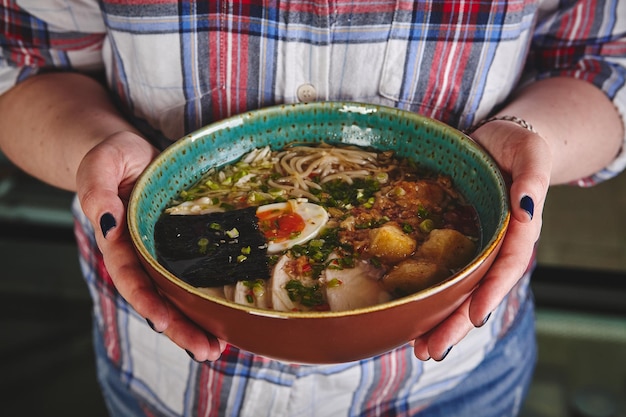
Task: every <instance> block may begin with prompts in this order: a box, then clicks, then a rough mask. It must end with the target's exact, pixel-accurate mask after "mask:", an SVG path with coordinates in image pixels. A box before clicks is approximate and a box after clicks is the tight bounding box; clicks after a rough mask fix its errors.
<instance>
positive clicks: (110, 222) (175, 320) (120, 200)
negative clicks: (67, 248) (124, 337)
mask: <svg viewBox="0 0 626 417" xmlns="http://www.w3.org/2000/svg"><path fill="white" fill-rule="evenodd" d="M157 154H158V151H157V150H156V149H155V148H154V147H152V146H151V145H150V144H149V143H148V142H147V141H146V140H145V139H143V138H142V137H140V136H138V135H137V134H135V133H132V132H127V131H122V132H117V133H115V134H113V135H111V136H109V137H108V138H107V139H106V140H104V141H103V142H101V143H100V144H98V145H96V146H95V147H94V148H93V149H91V150H90V151H89V152H88V153H87V154H86V155H85V157H84V158H83V160H82V162H81V163H80V165H79V167H78V171H77V174H76V189H77V192H78V198H79V201H80V204H81V207H82V209H83V211H84V212H85V214H86V215H87V217H88V218H89V220H90V221H91V223H92V225H93V227H94V229H95V233H96V241H97V243H98V247H99V248H100V250H101V252H102V255H103V258H104V263H105V266H106V269H107V271H108V273H109V275H110V276H111V280H112V281H113V283H114V285H115V287H116V288H117V290H118V292H119V293H120V295H121V296H122V297H123V298H124V299H125V300H126V301H127V302H128V303H129V304H130V305H131V306H132V307H133V308H134V309H135V310H136V311H137V313H138V314H139V315H141V316H142V317H144V318H145V319H146V320H147V321H148V322H149V323H151V326H152V327H153V328H154V330H155V331H158V332H162V333H164V334H165V335H167V336H168V337H169V338H170V339H171V340H172V341H174V343H176V344H177V345H178V346H180V347H181V348H183V349H185V350H187V351H188V352H191V354H192V355H193V358H194V359H195V360H197V361H199V362H203V361H205V360H216V359H217V358H219V356H220V354H221V352H223V350H224V349H225V343H224V342H223V341H221V340H219V339H217V338H216V337H214V336H213V335H210V334H207V333H206V332H205V331H204V330H202V329H200V328H199V327H198V326H196V325H195V324H194V323H192V322H191V321H189V320H188V319H187V318H186V317H185V316H184V315H183V314H182V313H181V312H180V311H179V310H178V309H177V308H176V307H174V306H173V305H172V304H171V303H169V302H168V301H167V300H166V299H164V298H163V297H162V296H161V295H160V294H159V293H158V291H157V290H156V288H155V286H154V284H153V283H152V281H151V279H150V277H149V276H148V275H147V273H146V272H145V271H144V269H143V267H142V265H141V263H140V261H139V259H138V257H137V255H136V253H135V250H134V248H133V246H132V243H131V240H130V235H129V233H128V229H127V226H126V209H127V203H128V199H129V197H130V193H131V191H132V188H133V186H134V184H135V182H136V181H137V178H138V177H139V175H140V174H141V173H142V172H143V170H144V169H145V168H146V167H147V166H148V164H149V163H150V162H151V161H152V160H153V159H154V158H155V157H156V155H157Z"/></svg>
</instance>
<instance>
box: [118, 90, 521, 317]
mask: <svg viewBox="0 0 626 417" xmlns="http://www.w3.org/2000/svg"><path fill="white" fill-rule="evenodd" d="M303 107H306V108H309V109H310V110H311V111H315V109H319V108H327V107H331V108H332V107H337V108H342V109H345V111H350V112H353V111H355V112H365V113H371V112H393V113H396V114H399V115H401V116H402V117H403V118H406V120H407V122H409V121H411V122H413V123H418V124H423V125H432V127H434V128H436V129H439V130H442V131H444V132H446V135H447V136H453V137H455V138H456V139H457V140H459V141H461V142H462V143H463V145H464V147H465V148H469V149H472V150H473V151H474V152H476V153H477V154H479V155H480V157H481V158H484V159H485V161H486V162H487V163H488V165H489V166H490V167H491V174H492V175H493V176H494V177H495V180H496V182H497V185H498V188H499V189H500V191H501V192H502V193H503V196H504V198H503V199H501V210H500V219H499V221H498V222H497V227H496V230H495V231H494V233H493V234H492V236H491V237H490V239H489V240H488V241H487V242H485V243H484V246H483V248H482V250H481V251H480V253H479V254H477V255H476V257H475V258H474V259H473V260H472V262H470V263H469V264H468V265H466V266H465V267H463V268H462V269H460V270H459V271H457V272H456V273H455V274H453V275H451V276H450V277H448V278H447V279H445V280H444V281H442V282H440V283H438V284H436V285H433V286H431V287H429V288H426V289H424V290H421V291H418V292H416V293H414V294H411V295H408V296H405V297H402V298H398V299H394V300H391V301H387V302H385V303H381V304H377V305H374V306H370V307H364V308H359V309H353V310H346V311H323V312H317V311H316V312H288V311H275V310H268V309H262V308H257V307H251V306H245V305H242V304H236V303H234V302H231V301H228V300H226V299H223V298H220V297H216V296H212V295H210V294H207V293H205V292H203V291H201V290H199V289H198V288H196V287H194V286H192V285H190V284H188V283H186V282H184V281H183V280H181V279H180V278H177V277H176V276H175V275H174V274H172V273H171V272H169V271H168V270H167V269H165V267H163V266H162V265H161V264H160V263H159V262H158V261H157V260H156V259H155V258H154V256H152V254H151V253H150V252H149V251H148V250H147V248H146V247H145V246H144V244H143V239H142V238H141V235H140V233H139V230H138V228H137V224H136V223H135V217H136V216H133V213H134V212H135V211H136V210H137V205H138V204H139V194H140V190H141V189H142V187H143V186H144V185H145V184H146V182H147V181H148V178H149V177H150V176H151V175H153V174H154V172H155V171H157V170H158V168H159V164H160V163H164V161H167V160H168V159H169V158H171V157H173V156H175V155H176V154H177V153H178V152H179V151H180V148H183V147H185V146H186V145H187V142H194V141H196V140H198V139H200V138H202V137H204V136H206V135H209V134H211V133H213V132H216V131H219V130H222V129H228V128H231V127H236V126H238V125H241V124H243V123H245V121H246V119H250V118H252V116H259V115H272V114H277V113H284V112H285V111H286V110H288V109H299V108H303ZM240 156H241V155H240ZM233 160H236V158H235V159H231V160H228V161H223V163H224V164H225V163H228V162H231V161H233ZM510 218H511V213H510V206H509V200H508V192H507V186H506V183H505V181H504V178H503V176H502V173H501V172H500V169H499V168H498V165H497V163H496V162H495V160H494V159H493V158H492V157H491V156H490V155H489V154H488V153H487V152H486V151H485V150H484V149H483V148H482V146H480V145H479V144H478V143H477V142H475V141H474V140H473V139H472V138H471V137H469V136H468V135H466V134H465V133H463V132H462V131H460V130H458V129H455V128H454V127H452V126H449V125H447V124H445V123H443V122H440V121H438V120H435V119H431V118H429V117H426V116H422V115H419V114H417V113H413V112H409V111H406V110H401V109H397V108H394V107H388V106H383V105H376V104H367V103H359V102H350V101H324V102H313V103H295V104H280V105H273V106H269V107H264V108H261V109H258V110H251V111H247V112H244V113H240V114H237V115H234V116H231V117H228V118H225V119H222V120H220V121H217V122H214V123H211V124H208V125H206V126H204V127H201V128H200V129H197V130H195V131H194V132H191V133H189V134H188V135H185V136H183V137H182V138H180V139H179V140H177V141H175V142H173V143H172V144H171V145H170V146H168V147H167V148H166V149H165V150H164V151H163V152H161V153H160V154H159V155H158V156H157V157H156V158H155V159H154V160H153V161H152V162H151V163H150V164H149V165H148V167H147V168H146V169H145V170H144V171H143V173H142V174H141V175H140V176H139V178H138V180H137V182H136V183H135V186H134V187H133V190H132V192H131V195H130V199H129V203H128V210H127V226H128V230H129V233H130V236H131V241H132V244H133V246H134V248H135V250H136V252H137V253H138V256H140V257H142V258H143V260H144V261H145V262H147V263H148V264H149V265H150V266H151V267H152V268H153V269H154V270H155V271H157V273H159V274H160V275H162V276H163V277H165V278H166V279H167V280H169V281H170V282H172V283H173V284H175V285H176V286H178V287H180V288H182V289H183V290H185V291H187V292H189V293H192V294H194V295H196V296H198V297H201V298H204V299H206V300H208V301H211V302H214V303H218V304H221V305H223V306H226V307H229V308H233V309H236V310H240V311H242V312H246V313H249V314H253V315H258V316H263V317H269V318H280V319H305V318H306V319H310V318H316V319H323V318H330V317H347V316H351V315H359V314H364V313H370V312H375V311H380V310H387V309H390V308H394V307H397V306H401V305H405V304H410V303H413V302H416V301H419V300H422V299H425V298H428V297H430V296H432V295H434V294H436V293H439V292H441V291H443V290H445V289H446V288H448V287H451V286H453V285H455V284H457V283H458V282H460V281H462V280H463V279H465V277H467V276H468V275H470V274H472V272H474V271H475V270H476V269H478V268H479V267H480V266H481V265H482V264H483V263H484V262H485V261H486V260H487V258H488V257H489V256H490V254H491V253H492V252H493V251H495V250H498V248H499V245H500V243H501V242H502V240H503V239H504V235H505V234H506V230H507V228H508V225H509V222H510Z"/></svg>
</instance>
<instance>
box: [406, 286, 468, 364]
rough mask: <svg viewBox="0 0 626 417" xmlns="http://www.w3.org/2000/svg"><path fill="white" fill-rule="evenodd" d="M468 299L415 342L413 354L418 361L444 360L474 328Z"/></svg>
mask: <svg viewBox="0 0 626 417" xmlns="http://www.w3.org/2000/svg"><path fill="white" fill-rule="evenodd" d="M469 305H470V299H469V298H468V299H467V300H465V301H464V302H463V304H461V306H460V307H459V308H458V309H456V310H455V311H454V312H453V313H452V314H451V315H450V316H449V317H447V318H446V319H445V320H444V321H443V322H441V323H440V324H438V325H437V326H436V327H435V328H433V329H432V330H431V331H429V332H428V333H426V334H425V335H423V336H421V337H419V338H418V339H416V340H415V342H414V346H413V352H414V354H415V356H416V357H417V358H418V359H421V360H428V359H429V358H433V359H434V360H436V361H441V360H443V359H444V358H445V357H446V356H447V354H448V353H449V352H450V350H451V349H452V347H453V346H454V345H456V344H457V343H459V342H460V341H461V340H462V339H463V338H464V337H465V336H467V334H468V333H469V332H470V331H471V330H472V329H473V328H474V325H473V324H472V322H471V321H470V320H469V315H468V311H469Z"/></svg>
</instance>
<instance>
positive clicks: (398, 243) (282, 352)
mask: <svg viewBox="0 0 626 417" xmlns="http://www.w3.org/2000/svg"><path fill="white" fill-rule="evenodd" d="M509 219H510V212H509V206H508V198H507V188H506V185H505V182H504V180H503V177H502V175H501V173H500V171H499V169H498V167H497V165H496V163H495V162H494V161H493V160H492V158H491V157H490V156H489V155H488V154H487V153H486V152H485V151H484V150H483V149H482V148H481V147H480V146H479V145H478V144H477V143H475V142H474V141H473V140H472V139H471V138H469V137H468V136H466V135H465V134H463V133H462V132H460V131H458V130H456V129H454V128H452V127H450V126H448V125H446V124H444V123H441V122H438V121H436V120H433V119H430V118H427V117H423V116H420V115H417V114H415V113H410V112H407V111H403V110H399V109H395V108H389V107H385V106H377V105H370V104H362V103H351V102H318V103H307V104H293V105H280V106H273V107H268V108H264V109H261V110H256V111H250V112H247V113H243V114H240V115H237V116H234V117H231V118H228V119H225V120H222V121H220V122H217V123H214V124H211V125H208V126H206V127H204V128H201V129H199V130H198V131H196V132H193V133H191V134H189V135H187V136H185V137H183V138H181V139H180V140H178V141H176V142H175V143H173V144H172V145H171V146H170V147H169V148H167V149H166V150H165V151H164V152H163V153H161V154H160V155H159V156H158V157H157V158H156V159H155V160H154V161H153V162H152V163H151V164H150V165H149V166H148V167H147V169H146V170H145V171H144V173H143V174H142V175H141V176H140V178H139V179H138V181H137V183H136V185H135V188H134V190H133V192H132V195H131V198H130V201H129V206H128V227H129V231H130V235H131V239H132V242H133V244H134V246H135V249H136V251H137V254H138V256H139V259H140V260H141V262H142V264H143V266H144V268H145V269H146V271H147V272H148V274H149V275H150V277H151V278H152V279H153V280H154V282H155V284H156V286H157V287H158V289H159V291H160V292H161V293H162V294H163V295H164V296H165V297H166V298H167V299H168V300H169V301H171V302H172V303H173V304H174V305H175V306H176V307H177V308H179V309H180V310H181V311H182V312H183V313H184V314H185V315H186V316H187V317H188V318H189V319H190V320H192V321H194V322H195V323H197V324H198V325H199V326H200V327H202V328H203V329H205V330H206V331H208V332H209V333H211V334H213V335H215V336H217V337H219V338H221V339H223V340H225V341H226V342H228V343H230V344H232V345H234V346H237V347H238V348H240V349H243V350H246V351H250V352H253V353H256V354H259V355H263V356H266V357H269V358H273V359H279V360H283V361H288V362H293V363H309V364H323V363H340V362H348V361H355V360H360V359H364V358H368V357H371V356H375V355H378V354H382V353H384V352H387V351H389V350H391V349H394V348H396V347H398V346H400V345H402V344H404V343H407V342H408V341H410V340H413V339H415V338H416V337H418V336H420V335H422V334H424V333H425V332H427V331H429V330H430V329H432V328H433V327H434V326H436V325H437V324H438V323H440V322H441V321H442V320H444V319H445V318H446V317H447V316H448V315H449V314H450V313H451V312H453V311H454V310H455V309H456V308H458V307H459V306H460V305H461V303H462V302H463V301H464V300H465V299H466V298H467V297H468V296H469V295H470V294H471V292H472V291H473V289H474V288H475V287H476V285H477V284H478V283H479V281H480V280H481V278H482V277H483V276H484V275H485V273H486V271H487V270H488V269H489V267H490V266H491V264H492V263H493V260H494V258H495V256H496V255H497V253H498V251H499V249H500V246H501V243H502V239H503V238H504V234H505V232H506V229H507V227H508V223H509Z"/></svg>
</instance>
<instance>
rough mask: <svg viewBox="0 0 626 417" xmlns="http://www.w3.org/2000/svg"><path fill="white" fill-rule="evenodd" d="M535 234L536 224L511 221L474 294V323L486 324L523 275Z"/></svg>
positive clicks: (472, 307) (531, 256)
mask: <svg viewBox="0 0 626 417" xmlns="http://www.w3.org/2000/svg"><path fill="white" fill-rule="evenodd" d="M536 234H537V231H536V230H535V224H533V223H521V222H518V221H516V220H512V221H511V223H510V224H509V229H508V230H507V236H506V238H505V239H504V242H503V244H502V248H501V250H500V253H499V254H498V257H497V259H496V261H495V262H494V264H493V265H492V266H491V268H490V269H489V271H488V272H487V274H486V275H485V276H484V277H483V279H482V280H481V282H480V285H479V286H478V287H477V288H476V289H475V290H474V292H473V293H472V296H471V303H470V311H469V317H470V319H471V322H472V323H474V326H476V327H479V326H481V325H482V324H483V323H484V321H485V318H486V317H487V316H488V315H489V314H491V312H492V311H493V310H495V309H496V307H497V306H498V305H499V304H500V303H501V302H502V300H503V299H504V298H505V297H506V296H507V294H508V293H509V292H510V291H511V288H513V287H514V286H515V284H516V283H517V282H518V281H519V280H520V278H521V277H522V276H523V275H524V273H525V272H526V270H527V269H528V266H529V262H531V259H532V258H533V251H534V242H535V241H536V238H535V237H534V236H536Z"/></svg>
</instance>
